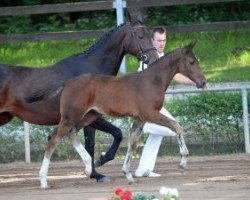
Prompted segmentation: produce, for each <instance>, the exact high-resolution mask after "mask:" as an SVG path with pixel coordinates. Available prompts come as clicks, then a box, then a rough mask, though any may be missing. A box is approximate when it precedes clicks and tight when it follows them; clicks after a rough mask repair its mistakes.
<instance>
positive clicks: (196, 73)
mask: <svg viewBox="0 0 250 200" xmlns="http://www.w3.org/2000/svg"><path fill="white" fill-rule="evenodd" d="M195 44H196V42H194V43H190V44H189V45H188V46H186V47H184V49H183V50H184V52H183V54H184V56H182V57H181V59H180V62H179V72H180V73H181V74H183V75H185V76H187V77H189V78H190V79H191V80H192V81H194V82H195V83H196V87H197V88H205V87H206V78H205V76H204V74H203V72H202V70H201V68H200V66H199V62H198V60H197V59H196V57H195V55H194V53H193V51H192V50H193V48H194V46H195Z"/></svg>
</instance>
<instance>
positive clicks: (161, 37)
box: [152, 32, 166, 54]
mask: <svg viewBox="0 0 250 200" xmlns="http://www.w3.org/2000/svg"><path fill="white" fill-rule="evenodd" d="M152 42H153V45H154V47H155V48H156V50H157V52H158V53H160V54H161V53H163V51H164V49H165V46H166V33H163V34H160V33H158V32H155V34H154V36H153V39H152Z"/></svg>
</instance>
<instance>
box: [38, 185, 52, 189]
mask: <svg viewBox="0 0 250 200" xmlns="http://www.w3.org/2000/svg"><path fill="white" fill-rule="evenodd" d="M40 189H41V190H47V189H51V187H50V186H48V185H46V186H40Z"/></svg>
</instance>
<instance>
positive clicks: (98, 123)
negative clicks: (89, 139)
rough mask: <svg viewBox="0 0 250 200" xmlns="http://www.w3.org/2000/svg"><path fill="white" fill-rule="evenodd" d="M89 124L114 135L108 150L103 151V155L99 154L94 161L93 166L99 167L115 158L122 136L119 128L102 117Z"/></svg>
mask: <svg viewBox="0 0 250 200" xmlns="http://www.w3.org/2000/svg"><path fill="white" fill-rule="evenodd" d="M90 126H91V127H93V128H95V129H98V130H100V131H103V132H105V133H109V134H111V135H112V136H113V137H114V140H113V143H112V145H111V146H110V148H109V149H108V151H107V152H106V153H105V155H101V156H100V158H99V160H97V161H96V162H95V167H99V166H102V165H104V164H105V163H106V162H108V161H110V160H113V159H114V158H115V154H116V152H117V149H118V147H119V145H120V143H121V141H122V139H123V136H122V132H121V130H120V129H119V128H117V127H116V126H114V125H113V124H111V123H110V122H108V121H107V120H105V119H104V118H103V117H99V118H98V119H97V120H95V121H94V122H93V123H92V124H91V125H90ZM93 140H94V139H93Z"/></svg>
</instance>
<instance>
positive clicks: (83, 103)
mask: <svg viewBox="0 0 250 200" xmlns="http://www.w3.org/2000/svg"><path fill="white" fill-rule="evenodd" d="M193 47H194V44H190V45H188V46H186V47H184V48H179V49H177V50H174V51H172V52H170V53H168V54H166V55H165V56H163V57H162V58H160V59H159V60H157V61H156V62H155V63H153V64H152V65H150V66H149V67H148V68H147V69H145V70H144V71H142V72H139V73H134V74H129V75H125V76H122V77H112V76H107V75H94V74H85V75H81V76H79V77H77V78H75V79H73V80H71V81H69V82H68V83H67V84H66V85H62V86H61V87H59V88H57V91H56V93H57V92H59V91H61V90H63V91H62V94H61V98H60V113H61V120H60V123H59V125H58V129H57V131H56V132H55V133H54V134H53V137H52V138H51V140H50V141H49V142H48V146H47V149H46V151H45V156H44V160H43V164H42V166H41V172H42V173H41V174H43V176H41V183H42V184H47V180H46V176H47V172H48V167H49V161H50V158H51V156H52V153H53V152H54V150H55V148H56V146H57V145H58V143H59V142H60V140H61V138H62V137H63V136H64V135H66V134H68V133H70V132H72V131H75V130H77V129H78V127H79V126H80V127H82V126H86V125H88V124H90V123H91V122H92V121H93V120H95V119H96V118H97V117H98V116H99V115H100V114H99V113H101V114H107V115H111V116H115V117H122V116H131V117H133V118H134V119H135V121H134V123H133V126H132V128H131V131H130V139H129V145H128V151H127V155H126V158H125V161H124V165H123V171H124V173H125V174H126V177H127V179H128V180H129V181H130V182H133V181H134V180H133V176H132V174H131V173H130V160H131V157H132V152H133V151H134V149H135V148H136V146H137V142H138V140H139V137H140V135H141V132H142V127H143V125H144V123H145V122H147V121H148V122H152V123H156V124H159V125H162V126H166V127H168V128H170V129H172V130H173V131H175V132H176V133H177V135H178V137H177V138H179V140H180V141H181V139H180V138H181V137H182V128H181V127H180V125H179V124H178V123H177V122H176V121H174V120H172V119H169V118H167V117H165V116H164V115H162V114H161V113H160V112H159V111H160V109H161V108H162V105H163V101H164V96H165V91H166V89H167V88H168V85H169V84H170V81H171V80H172V78H173V76H174V75H175V74H176V73H181V74H184V75H186V76H188V77H189V78H190V79H191V80H193V81H194V82H195V83H196V85H197V87H198V88H203V87H205V85H206V79H205V77H204V75H203V73H202V71H201V69H200V67H199V65H198V61H197V59H196V57H195V55H194V53H193V52H192V49H193ZM72 99H73V101H72ZM76 149H77V150H78V152H79V154H80V155H81V156H82V159H83V161H84V163H85V166H86V169H85V171H86V174H91V157H90V156H89V155H88V153H87V152H86V150H85V149H84V148H83V147H81V146H80V145H76Z"/></svg>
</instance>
